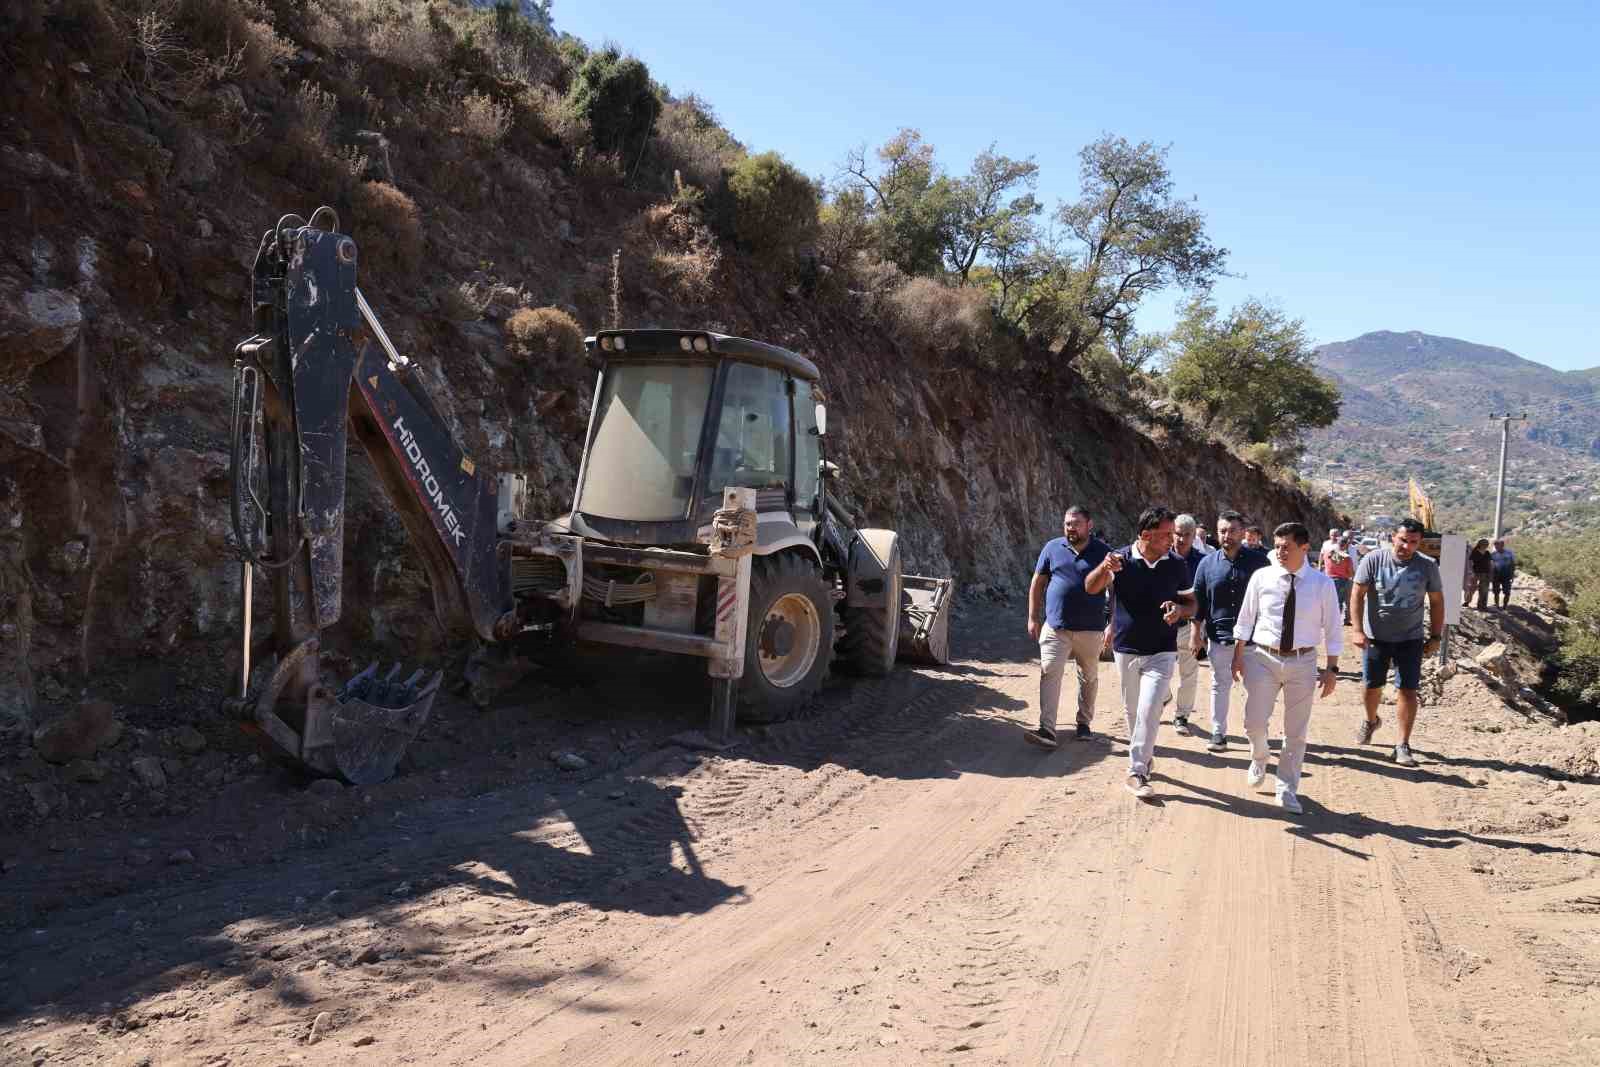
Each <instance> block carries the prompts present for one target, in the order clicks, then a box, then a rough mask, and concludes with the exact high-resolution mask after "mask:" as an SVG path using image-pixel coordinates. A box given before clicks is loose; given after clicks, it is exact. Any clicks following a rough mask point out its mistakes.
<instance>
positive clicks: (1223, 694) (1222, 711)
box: [1206, 640, 1234, 736]
mask: <svg viewBox="0 0 1600 1067" xmlns="http://www.w3.org/2000/svg"><path fill="white" fill-rule="evenodd" d="M1233 649H1234V646H1233V645H1225V644H1223V643H1221V642H1220V641H1211V640H1207V642H1206V662H1208V663H1210V664H1211V732H1212V733H1214V734H1222V735H1223V736H1227V733H1228V698H1229V697H1231V696H1232V695H1233Z"/></svg>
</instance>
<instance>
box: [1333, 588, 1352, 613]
mask: <svg viewBox="0 0 1600 1067" xmlns="http://www.w3.org/2000/svg"><path fill="white" fill-rule="evenodd" d="M1352 584H1354V583H1352V581H1351V580H1350V579H1349V578H1335V579H1334V580H1333V588H1334V591H1335V592H1337V593H1338V594H1339V614H1340V615H1342V616H1343V617H1344V621H1345V622H1349V621H1350V586H1351V585H1352Z"/></svg>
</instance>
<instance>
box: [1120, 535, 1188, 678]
mask: <svg viewBox="0 0 1600 1067" xmlns="http://www.w3.org/2000/svg"><path fill="white" fill-rule="evenodd" d="M1119 551H1120V552H1121V553H1122V559H1123V564H1122V569H1121V570H1120V571H1118V572H1117V576H1116V579H1115V580H1114V581H1113V583H1112V587H1111V588H1112V592H1113V594H1114V595H1113V596H1112V598H1111V599H1112V603H1113V604H1115V605H1116V607H1115V609H1114V610H1113V612H1112V619H1111V622H1112V632H1113V638H1112V645H1111V647H1112V648H1113V649H1115V650H1116V651H1118V652H1126V653H1128V654H1130V655H1134V656H1153V655H1155V654H1156V653H1158V652H1176V651H1178V630H1177V627H1175V626H1168V625H1167V623H1166V621H1165V620H1163V619H1162V618H1161V605H1162V604H1164V603H1165V602H1167V601H1168V600H1176V599H1177V598H1178V593H1179V592H1180V591H1182V590H1184V589H1187V588H1189V565H1188V564H1187V563H1185V562H1184V561H1183V559H1182V558H1181V557H1179V556H1176V555H1174V554H1173V553H1171V552H1168V553H1167V554H1166V555H1164V556H1162V557H1161V558H1160V559H1158V560H1156V562H1155V564H1154V565H1153V566H1152V565H1151V564H1149V563H1146V562H1145V561H1144V557H1143V556H1140V555H1139V546H1138V545H1129V546H1127V547H1126V548H1123V549H1119Z"/></svg>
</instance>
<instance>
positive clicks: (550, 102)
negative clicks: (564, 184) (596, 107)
mask: <svg viewBox="0 0 1600 1067" xmlns="http://www.w3.org/2000/svg"><path fill="white" fill-rule="evenodd" d="M518 103H520V104H521V105H522V110H523V113H524V114H526V115H528V116H529V117H530V118H531V119H532V120H533V124H534V126H535V127H536V128H537V132H538V134H539V136H540V138H541V139H542V140H546V141H559V142H560V143H561V144H562V145H564V146H565V147H566V148H567V149H568V150H569V151H572V152H577V151H579V150H580V149H587V148H588V147H589V146H590V137H589V126H588V124H587V123H585V122H583V121H582V120H580V119H579V118H578V117H577V116H576V115H574V114H573V113H572V109H571V108H569V107H567V101H566V98H565V97H564V96H562V95H561V94H560V93H558V92H556V91H555V90H554V89H553V88H551V87H550V86H548V85H534V86H531V87H529V88H528V89H525V90H523V92H522V94H521V95H520V96H519V97H518Z"/></svg>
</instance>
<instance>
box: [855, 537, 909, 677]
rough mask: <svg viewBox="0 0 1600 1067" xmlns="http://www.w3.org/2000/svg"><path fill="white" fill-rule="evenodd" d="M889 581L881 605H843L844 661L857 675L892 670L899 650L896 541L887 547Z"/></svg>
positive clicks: (898, 592)
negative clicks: (863, 606)
mask: <svg viewBox="0 0 1600 1067" xmlns="http://www.w3.org/2000/svg"><path fill="white" fill-rule="evenodd" d="M889 580H890V581H891V582H892V583H893V584H892V585H891V586H890V588H889V595H888V596H887V597H885V598H884V606H883V607H881V608H861V607H857V608H852V607H848V606H847V607H845V608H844V641H843V642H841V644H843V646H844V648H843V652H844V658H845V662H847V663H849V664H850V669H851V670H852V671H854V672H855V673H857V674H865V675H870V676H873V677H882V676H883V675H885V674H888V673H889V672H890V671H892V670H894V661H895V657H896V656H897V655H898V654H899V651H900V594H901V582H900V541H899V539H898V538H896V539H895V542H894V547H893V548H891V549H890V550H889Z"/></svg>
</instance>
